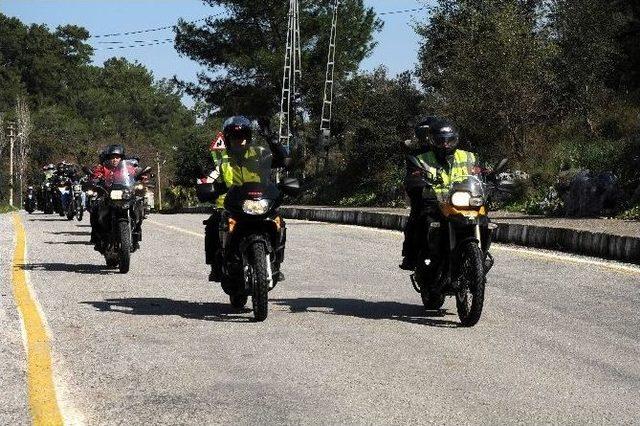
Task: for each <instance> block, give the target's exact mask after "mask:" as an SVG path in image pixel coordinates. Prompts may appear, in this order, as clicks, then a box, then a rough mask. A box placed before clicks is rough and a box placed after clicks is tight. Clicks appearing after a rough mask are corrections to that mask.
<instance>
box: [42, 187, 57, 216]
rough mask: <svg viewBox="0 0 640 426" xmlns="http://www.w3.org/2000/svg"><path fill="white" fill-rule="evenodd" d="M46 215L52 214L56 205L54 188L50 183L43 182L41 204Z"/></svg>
mask: <svg viewBox="0 0 640 426" xmlns="http://www.w3.org/2000/svg"><path fill="white" fill-rule="evenodd" d="M38 205H39V206H41V207H42V211H43V212H44V214H52V213H53V210H54V205H55V198H54V187H53V186H52V183H51V182H50V181H46V182H43V183H42V185H41V187H40V202H39V203H38Z"/></svg>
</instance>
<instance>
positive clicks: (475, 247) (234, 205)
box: [38, 116, 503, 326]
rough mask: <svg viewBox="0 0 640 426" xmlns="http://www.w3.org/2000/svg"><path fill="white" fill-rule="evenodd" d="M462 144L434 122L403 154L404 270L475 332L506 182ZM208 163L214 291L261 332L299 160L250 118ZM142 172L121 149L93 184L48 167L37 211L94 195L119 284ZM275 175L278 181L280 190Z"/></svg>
mask: <svg viewBox="0 0 640 426" xmlns="http://www.w3.org/2000/svg"><path fill="white" fill-rule="evenodd" d="M458 143H459V134H458V132H457V130H456V129H455V126H454V125H453V123H452V122H450V121H448V120H445V119H442V118H438V117H427V118H425V119H424V120H422V121H420V122H419V123H418V124H417V125H416V127H415V136H414V137H413V138H412V139H411V140H409V141H405V144H404V145H403V147H404V149H405V151H406V154H407V157H406V158H407V173H406V178H405V189H406V192H407V195H408V197H409V200H410V205H411V212H410V215H409V219H408V221H407V225H406V229H405V232H404V235H405V240H404V243H403V248H402V255H403V260H402V263H401V264H400V268H401V269H403V270H408V271H412V275H411V279H412V282H413V285H414V288H415V289H416V291H418V292H419V293H420V294H421V296H422V299H423V302H424V304H425V307H426V308H427V309H439V308H440V307H441V306H442V303H443V302H444V297H445V296H447V295H448V296H455V297H456V302H457V306H458V313H459V316H460V318H461V321H462V323H463V325H467V326H469V325H474V324H475V323H476V322H477V321H478V319H479V317H480V312H481V310H482V303H483V296H484V284H485V277H486V273H487V272H488V270H489V269H490V268H491V266H492V264H493V258H492V257H491V256H490V254H489V247H490V241H491V223H490V221H489V219H488V217H487V209H486V206H485V202H486V198H487V196H488V194H487V193H486V190H487V189H486V188H487V180H488V179H490V178H489V176H492V175H495V173H497V171H498V170H491V169H482V168H480V167H479V166H478V164H477V159H476V156H475V155H474V154H473V153H471V152H468V151H464V150H460V149H457V146H458ZM210 155H211V157H210V160H211V161H210V164H209V167H208V169H207V170H202V173H201V176H198V177H197V179H196V181H197V185H196V189H197V195H198V198H199V200H200V201H201V202H210V203H212V204H213V205H214V207H213V208H212V210H213V211H212V214H211V216H210V217H209V219H207V220H206V221H204V223H203V224H204V225H205V228H204V233H205V247H204V248H205V262H206V264H207V265H209V266H210V268H211V269H210V272H209V281H213V282H219V283H221V286H222V289H223V290H224V291H225V293H227V294H228V295H229V298H230V302H231V304H232V305H233V306H234V307H238V308H241V307H244V306H245V304H246V303H247V300H248V297H251V298H252V303H253V308H254V309H253V310H254V316H255V318H256V320H258V321H262V320H264V319H265V318H266V316H267V293H268V292H269V291H270V290H271V289H273V288H274V287H275V285H276V284H277V283H278V282H281V281H283V280H284V274H283V273H282V271H281V270H280V266H281V264H282V262H283V260H284V248H285V242H286V224H285V221H284V219H283V218H282V216H281V215H280V214H279V213H278V207H279V206H280V204H281V203H282V202H283V199H284V196H285V195H296V194H297V193H298V192H299V187H300V186H299V183H298V181H297V180H296V179H293V178H287V177H286V176H287V174H288V170H289V168H290V166H291V164H292V161H291V157H290V155H289V152H288V150H287V149H285V147H284V146H282V145H281V144H279V143H278V142H277V138H275V137H273V136H272V135H270V134H268V132H266V131H264V128H263V127H262V126H261V124H260V123H259V122H257V121H251V120H249V119H248V118H246V117H243V116H234V117H231V118H229V119H227V120H226V121H225V122H224V124H223V129H222V131H221V132H219V133H218V134H217V136H216V137H215V139H214V140H213V142H212V144H211V146H210ZM138 161H139V160H138V159H137V158H129V157H127V156H126V155H125V151H124V147H123V146H122V145H110V146H108V147H107V148H105V150H104V151H103V152H102V154H101V156H100V161H99V164H98V165H96V166H95V167H94V168H93V169H92V170H90V173H89V170H87V169H85V170H84V171H85V172H86V175H85V176H81V173H79V170H78V167H77V166H73V165H70V164H68V163H64V162H63V163H60V164H58V165H57V166H53V165H48V166H45V167H44V173H45V180H44V183H43V186H42V188H41V189H42V190H41V193H40V197H39V198H38V200H39V201H38V204H40V203H41V202H42V203H43V204H42V205H43V206H45V207H46V206H49V205H55V206H56V207H55V208H54V210H55V209H57V210H56V211H58V210H60V209H63V210H64V206H65V205H67V204H68V203H69V202H70V201H69V200H68V198H65V193H64V192H63V191H59V192H60V193H61V194H62V195H61V196H59V194H58V192H56V191H47V190H45V187H47V188H48V187H49V186H51V187H53V188H55V189H56V190H57V189H58V188H59V185H61V182H63V181H66V182H67V183H68V185H67V186H70V187H71V188H73V187H74V185H75V184H76V183H81V182H82V185H83V188H85V189H86V193H88V192H89V191H91V193H92V194H93V196H92V197H91V198H92V207H91V208H90V210H89V211H90V217H91V242H92V243H93V244H94V248H95V250H97V251H99V252H100V253H102V254H103V255H104V256H105V259H106V261H107V265H110V266H116V265H118V266H119V267H120V270H121V271H122V272H126V271H128V269H129V254H130V253H131V252H134V251H136V250H137V249H138V248H139V242H140V241H141V239H142V229H141V224H142V220H143V219H144V218H145V217H146V209H145V206H144V198H143V192H142V191H143V190H144V187H145V185H146V183H147V181H148V177H147V176H148V175H149V169H148V168H146V169H143V168H141V167H140V166H139V164H138ZM502 165H503V164H502ZM502 165H501V166H500V167H502ZM272 169H277V170H278V173H277V176H278V178H275V179H274V176H276V174H275V173H273V172H272ZM281 176H285V178H281ZM83 179H85V180H84V182H83ZM51 192H52V193H53V194H55V195H56V197H59V199H60V201H58V198H55V197H53V195H51V198H50V199H49V198H47V197H49V195H46V194H49V193H51ZM86 193H83V195H82V196H83V197H84V198H86V197H87V196H86ZM69 194H70V195H71V194H72V192H70V193H69ZM70 195H67V197H69V196H70ZM44 198H46V199H44ZM40 200H42V201H40ZM65 200H66V201H65ZM56 203H57V204H56ZM83 205H86V201H85V202H83ZM60 206H62V207H60ZM43 210H44V211H45V212H47V210H46V209H43ZM49 210H51V209H49ZM49 212H50V211H49Z"/></svg>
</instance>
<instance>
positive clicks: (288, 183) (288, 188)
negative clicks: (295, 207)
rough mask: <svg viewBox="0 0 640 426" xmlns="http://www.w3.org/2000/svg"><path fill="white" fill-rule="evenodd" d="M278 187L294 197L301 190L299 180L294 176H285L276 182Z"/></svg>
mask: <svg viewBox="0 0 640 426" xmlns="http://www.w3.org/2000/svg"><path fill="white" fill-rule="evenodd" d="M278 188H279V189H280V190H281V191H282V192H284V193H285V194H286V195H289V196H291V197H295V196H297V195H298V194H300V192H301V190H300V181H299V180H298V179H296V178H285V179H284V180H283V181H282V182H280V183H279V184H278Z"/></svg>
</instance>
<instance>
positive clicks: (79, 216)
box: [76, 201, 84, 222]
mask: <svg viewBox="0 0 640 426" xmlns="http://www.w3.org/2000/svg"><path fill="white" fill-rule="evenodd" d="M76 210H78V213H77V216H76V219H78V222H82V216H83V215H84V206H83V205H82V201H78V203H77V204H76Z"/></svg>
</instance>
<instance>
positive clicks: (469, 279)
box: [456, 241, 486, 327]
mask: <svg viewBox="0 0 640 426" xmlns="http://www.w3.org/2000/svg"><path fill="white" fill-rule="evenodd" d="M461 254H462V262H461V264H462V269H463V270H462V271H461V277H460V279H461V280H462V282H461V287H460V290H459V291H458V292H457V293H456V308H457V310H458V317H459V318H460V322H461V323H462V325H463V326H464V327H472V326H474V325H476V324H477V323H478V321H479V320H480V316H481V315H482V307H483V304H484V288H485V284H486V276H485V272H484V265H483V262H482V259H483V255H482V251H481V250H480V247H478V243H476V242H474V241H470V242H468V243H466V244H465V245H464V247H462V250H461ZM469 299H471V300H469Z"/></svg>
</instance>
